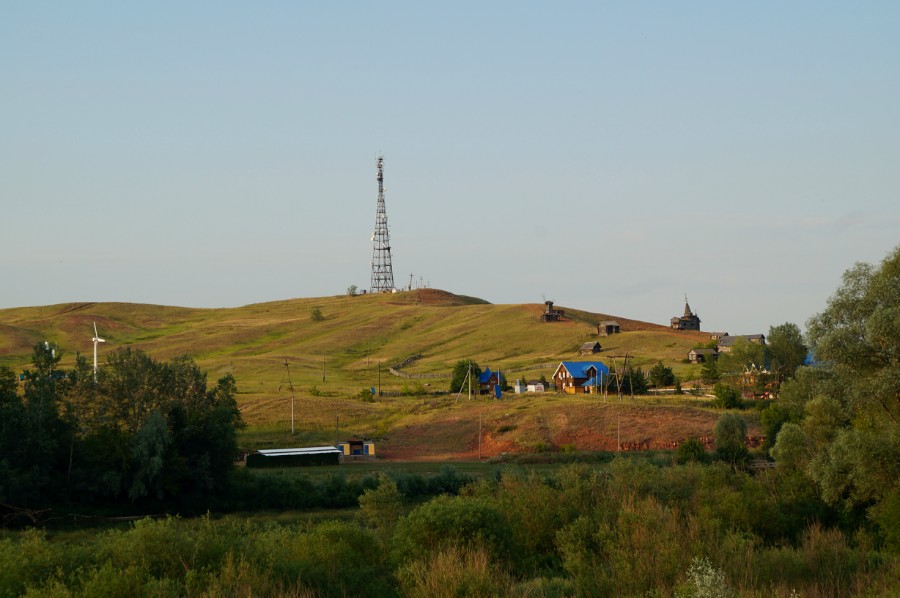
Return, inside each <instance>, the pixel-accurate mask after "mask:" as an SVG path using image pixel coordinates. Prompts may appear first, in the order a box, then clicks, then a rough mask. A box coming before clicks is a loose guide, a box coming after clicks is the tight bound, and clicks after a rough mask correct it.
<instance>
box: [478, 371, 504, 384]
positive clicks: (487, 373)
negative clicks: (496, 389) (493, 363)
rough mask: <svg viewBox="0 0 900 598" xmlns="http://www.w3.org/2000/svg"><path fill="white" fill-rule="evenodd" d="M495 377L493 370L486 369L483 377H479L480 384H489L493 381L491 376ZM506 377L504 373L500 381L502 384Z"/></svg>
mask: <svg viewBox="0 0 900 598" xmlns="http://www.w3.org/2000/svg"><path fill="white" fill-rule="evenodd" d="M493 375H494V372H492V371H491V368H484V371H483V372H481V375H479V376H478V383H479V384H487V383H488V382H490V381H491V376H493ZM505 377H506V376H504V375H503V372H501V373H500V381H501V382H502V381H503V379H504V378H505Z"/></svg>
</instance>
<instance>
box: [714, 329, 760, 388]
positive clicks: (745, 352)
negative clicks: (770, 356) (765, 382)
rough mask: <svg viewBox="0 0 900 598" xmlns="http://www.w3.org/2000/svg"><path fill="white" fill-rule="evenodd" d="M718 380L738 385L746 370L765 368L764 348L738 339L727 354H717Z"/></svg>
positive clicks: (743, 339)
mask: <svg viewBox="0 0 900 598" xmlns="http://www.w3.org/2000/svg"><path fill="white" fill-rule="evenodd" d="M716 361H717V365H716V368H717V371H718V374H719V379H720V380H721V379H723V378H724V379H726V380H728V381H730V382H731V383H732V384H738V383H739V382H740V380H741V378H742V377H743V375H744V373H745V372H747V371H748V370H754V369H762V368H763V367H764V366H765V348H764V347H763V346H762V345H759V344H757V343H751V342H750V341H748V340H747V339H745V338H739V339H737V341H736V342H735V343H734V344H733V345H732V346H731V348H730V350H729V351H727V352H719V357H718V358H717V360H716Z"/></svg>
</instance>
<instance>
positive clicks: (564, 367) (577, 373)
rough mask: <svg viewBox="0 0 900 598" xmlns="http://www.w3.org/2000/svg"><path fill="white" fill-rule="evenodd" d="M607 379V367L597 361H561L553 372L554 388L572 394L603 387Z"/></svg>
mask: <svg viewBox="0 0 900 598" xmlns="http://www.w3.org/2000/svg"><path fill="white" fill-rule="evenodd" d="M608 379H609V368H608V367H606V366H605V365H604V364H602V363H600V362H599V361H563V362H562V363H560V364H559V366H558V367H557V368H556V371H555V372H553V381H554V382H555V383H556V390H561V391H563V392H566V393H569V394H574V393H589V392H593V390H594V389H595V388H603V386H604V385H605V384H606V383H607V381H608Z"/></svg>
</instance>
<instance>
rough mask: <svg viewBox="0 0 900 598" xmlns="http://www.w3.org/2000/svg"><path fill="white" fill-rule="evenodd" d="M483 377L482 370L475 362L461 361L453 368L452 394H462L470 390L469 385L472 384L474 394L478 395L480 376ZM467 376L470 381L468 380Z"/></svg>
mask: <svg viewBox="0 0 900 598" xmlns="http://www.w3.org/2000/svg"><path fill="white" fill-rule="evenodd" d="M480 375H481V368H480V367H479V366H478V364H477V363H475V362H474V361H468V360H465V359H464V360H460V361H457V362H456V365H455V366H453V377H452V379H451V380H450V392H460V391H461V390H466V391H467V390H468V389H469V383H471V384H472V392H473V393H475V394H478V376H480ZM467 376H469V377H470V379H468V380H467Z"/></svg>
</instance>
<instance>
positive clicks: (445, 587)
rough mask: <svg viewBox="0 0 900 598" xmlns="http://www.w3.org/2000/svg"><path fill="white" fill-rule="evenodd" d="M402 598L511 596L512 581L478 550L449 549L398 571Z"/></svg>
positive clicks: (468, 548)
mask: <svg viewBox="0 0 900 598" xmlns="http://www.w3.org/2000/svg"><path fill="white" fill-rule="evenodd" d="M397 578H398V579H399V580H400V587H401V589H402V591H403V595H404V596H409V597H411V598H432V597H434V596H511V595H513V593H512V578H511V577H510V576H509V574H508V573H507V572H506V571H505V570H504V569H503V568H502V567H499V566H498V565H497V564H495V563H494V562H492V559H491V557H490V555H489V554H488V552H487V551H485V550H484V549H483V548H480V547H459V548H457V547H450V548H446V549H444V550H441V551H439V552H437V553H436V554H433V555H431V556H430V557H429V558H427V559H424V560H420V561H414V562H412V563H409V564H408V565H406V566H404V567H402V568H401V569H400V570H399V571H398V572H397Z"/></svg>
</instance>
